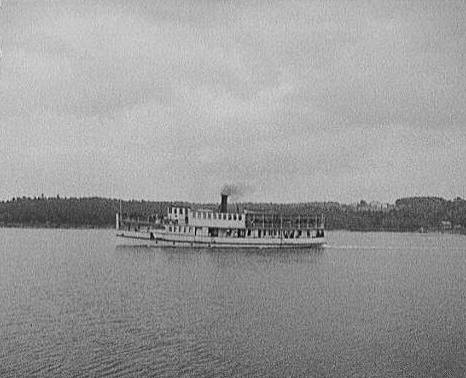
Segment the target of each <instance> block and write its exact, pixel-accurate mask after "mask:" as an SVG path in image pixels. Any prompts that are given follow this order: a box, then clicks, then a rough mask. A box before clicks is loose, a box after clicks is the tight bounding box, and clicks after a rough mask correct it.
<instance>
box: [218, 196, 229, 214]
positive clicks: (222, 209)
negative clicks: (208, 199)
mask: <svg viewBox="0 0 466 378" xmlns="http://www.w3.org/2000/svg"><path fill="white" fill-rule="evenodd" d="M227 204H228V195H227V194H222V202H221V203H220V212H221V213H226V212H227V211H228V209H227V207H228V206H227Z"/></svg>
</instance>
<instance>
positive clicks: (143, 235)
mask: <svg viewBox="0 0 466 378" xmlns="http://www.w3.org/2000/svg"><path fill="white" fill-rule="evenodd" d="M117 236H118V237H119V238H122V239H125V243H126V244H133V245H134V244H136V245H154V246H170V247H217V248H219V247H229V248H231V247H239V248H248V247H252V248H281V247H290V248H310V247H319V246H323V245H324V244H325V238H324V236H323V235H322V236H318V237H300V238H285V237H283V235H282V236H275V237H272V236H269V237H254V236H244V237H241V236H238V235H237V236H209V235H195V234H192V233H174V232H166V231H162V230H153V231H120V232H118V233H117Z"/></svg>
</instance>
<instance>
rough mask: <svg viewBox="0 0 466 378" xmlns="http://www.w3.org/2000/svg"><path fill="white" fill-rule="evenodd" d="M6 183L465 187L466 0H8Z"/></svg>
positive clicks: (349, 192) (284, 188)
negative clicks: (464, 0)
mask: <svg viewBox="0 0 466 378" xmlns="http://www.w3.org/2000/svg"><path fill="white" fill-rule="evenodd" d="M0 36H1V63H0V199H9V198H11V197H16V196H23V195H25V196H36V195H40V194H41V193H44V194H45V195H46V196H55V195H57V194H59V195H60V196H62V197H63V196H104V197H112V198H125V199H129V198H134V199H146V200H187V201H194V202H212V201H215V202H217V201H219V194H220V190H221V188H222V187H223V186H224V185H225V184H236V185H240V186H241V187H242V188H247V190H245V191H244V192H243V196H242V197H241V200H244V201H260V202H307V201H339V202H344V203H351V202H357V201H359V200H361V199H365V200H368V201H372V200H378V201H382V202H394V201H395V200H396V199H397V198H401V197H408V196H419V195H433V196H441V197H445V198H455V197H457V196H460V197H463V198H464V197H466V174H465V171H466V170H465V168H464V167H466V128H465V127H466V59H465V58H466V57H465V52H466V3H465V2H463V1H456V2H455V1H429V0H422V1H415V0H410V1H386V0H385V1H226V0H223V1H220V0H219V1H134V0H133V1H60V2H58V1H57V2H55V1H39V0H37V1H26V0H25V1H8V0H6V1H5V0H3V2H2V7H1V14H0Z"/></svg>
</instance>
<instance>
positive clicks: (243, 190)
mask: <svg viewBox="0 0 466 378" xmlns="http://www.w3.org/2000/svg"><path fill="white" fill-rule="evenodd" d="M252 191H253V189H252V187H251V186H250V185H247V184H242V183H239V184H225V185H223V187H222V191H221V193H222V194H224V195H227V196H229V197H230V198H231V199H233V200H234V199H238V198H241V197H243V196H244V195H246V194H247V193H250V192H252Z"/></svg>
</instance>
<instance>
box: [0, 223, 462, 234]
mask: <svg viewBox="0 0 466 378" xmlns="http://www.w3.org/2000/svg"><path fill="white" fill-rule="evenodd" d="M0 228H17V229H51V230H52V229H55V230H114V229H115V226H114V225H101V226H100V225H89V224H88V225H69V224H60V225H57V224H21V223H8V224H0ZM325 231H327V232H333V231H345V232H363V233H369V232H393V233H403V234H404V233H411V234H451V235H466V229H459V230H426V231H423V232H420V231H412V230H389V229H385V230H384V229H368V230H351V229H347V228H338V229H326V230H325Z"/></svg>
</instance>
